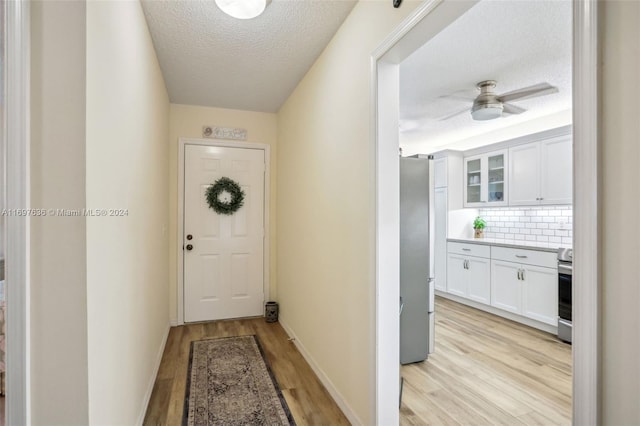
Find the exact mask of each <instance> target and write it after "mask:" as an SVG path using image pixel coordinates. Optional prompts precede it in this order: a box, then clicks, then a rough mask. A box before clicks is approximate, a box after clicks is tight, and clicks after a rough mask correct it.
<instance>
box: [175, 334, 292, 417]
mask: <svg viewBox="0 0 640 426" xmlns="http://www.w3.org/2000/svg"><path fill="white" fill-rule="evenodd" d="M187 374H188V376H187V389H186V396H185V408H184V419H183V422H182V424H183V425H184V426H204V425H224V426H236V425H237V426H240V425H243V426H244V425H270V426H271V425H291V426H294V425H295V421H294V420H293V417H292V416H291V412H290V411H289V407H288V406H287V402H286V401H285V400H284V397H283V396H282V392H280V387H279V386H278V383H277V382H276V379H275V377H274V376H273V373H272V372H271V369H270V367H269V364H268V363H267V360H266V358H265V357H264V353H263V351H262V347H261V346H260V342H259V341H258V338H257V337H256V336H241V337H228V338H222V339H210V340H198V341H195V342H191V351H190V354H189V371H188V373H187Z"/></svg>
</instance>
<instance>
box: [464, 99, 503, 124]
mask: <svg viewBox="0 0 640 426" xmlns="http://www.w3.org/2000/svg"><path fill="white" fill-rule="evenodd" d="M503 108H504V107H503V105H502V104H501V103H490V104H478V105H477V104H475V103H474V105H473V108H471V117H472V118H473V119H474V120H477V121H485V120H493V119H495V118H500V117H502V109H503Z"/></svg>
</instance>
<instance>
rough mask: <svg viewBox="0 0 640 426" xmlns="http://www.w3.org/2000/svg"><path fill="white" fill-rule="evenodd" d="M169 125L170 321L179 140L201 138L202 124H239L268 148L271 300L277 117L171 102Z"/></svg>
mask: <svg viewBox="0 0 640 426" xmlns="http://www.w3.org/2000/svg"><path fill="white" fill-rule="evenodd" d="M170 123H171V124H170V126H169V182H168V185H169V188H168V190H169V200H170V201H169V202H170V208H169V214H170V216H169V217H170V220H169V223H170V227H169V241H170V250H169V283H170V285H169V308H170V312H171V321H172V322H174V323H175V321H177V317H178V312H177V307H176V297H177V296H176V285H177V277H176V269H177V252H178V250H177V249H178V247H180V246H181V245H182V244H181V243H179V242H178V239H177V238H178V236H177V232H178V231H177V216H178V208H179V206H178V139H179V138H202V127H203V126H205V125H216V126H223V127H239V128H243V129H246V130H247V142H254V143H263V144H267V145H270V147H271V181H270V185H271V204H270V207H271V208H270V210H269V216H270V223H269V234H270V238H271V240H270V243H271V244H270V248H269V251H270V256H271V259H270V260H269V269H270V273H269V276H270V287H271V291H270V295H266V297H269V298H270V299H271V300H274V299H276V298H277V281H276V273H277V271H276V267H277V265H276V239H277V235H276V202H275V200H276V195H277V190H276V179H277V144H276V141H277V130H276V129H277V120H276V115H275V114H272V113H265V112H254V111H241V110H235V109H224V108H210V107H201V106H191V105H178V104H171V113H170Z"/></svg>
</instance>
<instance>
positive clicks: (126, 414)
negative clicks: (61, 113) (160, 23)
mask: <svg viewBox="0 0 640 426" xmlns="http://www.w3.org/2000/svg"><path fill="white" fill-rule="evenodd" d="M168 134H169V97H168V95H167V91H166V89H165V84H164V80H163V77H162V73H161V71H160V67H159V65H158V62H157V59H156V55H155V51H154V48H153V44H152V41H151V37H150V35H149V32H148V29H147V24H146V21H145V18H144V14H143V12H142V7H141V6H140V3H139V2H137V1H127V2H120V1H101V2H88V3H87V207H88V208H94V209H96V208H101V209H126V211H127V213H126V215H125V216H122V217H118V216H107V217H89V218H88V219H87V306H88V335H89V338H88V345H89V346H88V347H89V421H90V423H91V424H92V425H132V424H136V422H137V421H139V420H141V417H140V416H141V415H142V414H143V413H144V410H145V406H144V404H145V402H146V400H145V394H146V392H147V391H148V390H149V385H150V384H152V383H153V381H154V380H155V376H154V374H155V370H154V367H156V365H157V361H159V356H161V351H162V349H163V343H164V340H163V339H164V338H165V337H166V332H167V331H168V327H169V309H168V303H169V300H168V294H169V279H168V276H169V275H168V274H169V268H168V265H167V261H166V260H167V256H168V250H169V235H168V226H169V194H168V192H167V185H168V182H169V177H168V176H169V146H168V144H167V139H168Z"/></svg>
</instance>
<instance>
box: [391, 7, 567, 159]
mask: <svg viewBox="0 0 640 426" xmlns="http://www.w3.org/2000/svg"><path fill="white" fill-rule="evenodd" d="M571 28H572V24H571V2H570V1H566V0H555V1H540V0H538V1H497V0H484V1H481V2H480V3H478V4H477V5H476V6H474V7H473V8H471V9H470V10H469V11H468V12H467V13H465V14H464V15H463V16H461V17H460V18H459V19H458V20H456V21H455V22H454V23H452V24H451V25H450V26H448V27H447V28H445V29H444V30H443V31H442V32H441V33H439V34H438V35H437V36H435V37H434V38H433V39H432V40H430V41H429V42H428V43H427V44H425V45H424V46H423V47H422V48H420V49H419V50H418V51H416V52H415V53H414V54H413V55H411V56H410V57H409V58H407V59H406V60H405V61H404V62H402V64H401V66H400V141H401V146H402V147H403V150H405V151H406V152H407V153H415V152H433V151H435V150H437V149H441V148H444V147H447V148H449V147H451V143H452V142H457V141H466V142H465V143H458V144H457V146H456V145H454V147H455V148H457V149H468V148H471V147H473V145H474V139H475V140H478V141H479V140H480V139H481V138H478V137H477V136H479V135H483V134H488V133H492V132H493V133H495V134H500V135H504V134H505V133H504V132H500V130H502V129H505V128H508V127H512V128H514V129H515V128H517V127H518V126H519V125H524V124H526V123H527V122H537V123H539V124H537V126H538V127H544V126H545V123H549V125H551V124H552V123H556V124H557V122H558V120H557V117H559V116H564V117H570V114H567V113H566V112H567V110H570V108H571V102H572V101H571V31H572V30H571ZM482 80H497V82H498V85H497V87H496V89H495V90H496V92H497V93H498V94H501V93H505V92H509V91H512V90H515V89H519V88H521V87H525V86H530V85H533V84H536V83H540V82H548V83H550V84H552V85H554V86H557V87H558V88H559V89H560V91H559V93H556V94H553V95H548V96H543V97H539V98H534V99H528V100H522V101H515V102H513V103H514V104H515V105H517V106H520V107H523V108H526V109H527V110H528V111H527V112H525V113H523V114H520V115H511V116H507V117H503V118H499V119H496V120H490V121H474V120H472V119H471V114H470V113H464V114H461V115H458V116H456V117H454V118H451V119H449V120H440V119H441V118H442V117H444V116H447V115H449V114H452V113H455V112H457V111H461V110H463V109H464V108H466V107H468V108H469V109H470V108H471V104H472V102H473V98H474V97H475V96H477V94H478V93H479V92H478V91H477V89H476V88H475V85H476V83H477V82H479V81H482ZM451 95H453V96H451ZM464 98H468V100H467V101H465V100H464ZM563 112H564V114H562V113H563ZM541 117H552V118H555V121H554V119H552V118H550V119H549V120H544V119H541ZM568 119H569V120H570V118H568ZM565 121H566V120H565ZM564 124H566V123H564ZM554 125H555V124H554ZM521 127H522V126H521ZM527 129H528V130H526V132H530V131H531V126H528V127H527ZM540 130H543V129H542V128H540ZM482 143H486V138H485V141H484V142H482Z"/></svg>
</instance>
